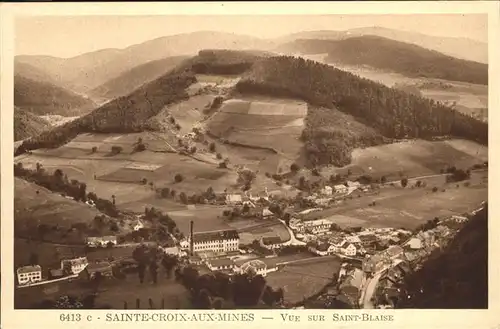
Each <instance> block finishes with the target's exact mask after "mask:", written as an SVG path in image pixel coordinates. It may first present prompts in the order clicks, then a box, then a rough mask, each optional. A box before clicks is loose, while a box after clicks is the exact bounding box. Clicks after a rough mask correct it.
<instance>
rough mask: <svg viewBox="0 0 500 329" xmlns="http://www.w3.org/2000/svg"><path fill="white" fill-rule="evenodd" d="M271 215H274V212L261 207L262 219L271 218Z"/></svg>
mask: <svg viewBox="0 0 500 329" xmlns="http://www.w3.org/2000/svg"><path fill="white" fill-rule="evenodd" d="M273 216H274V214H273V212H272V211H271V210H269V208H264V209H262V218H263V219H268V218H272V217H273Z"/></svg>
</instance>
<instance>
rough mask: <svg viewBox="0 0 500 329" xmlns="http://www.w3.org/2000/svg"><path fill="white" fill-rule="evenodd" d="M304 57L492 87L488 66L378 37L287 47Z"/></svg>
mask: <svg viewBox="0 0 500 329" xmlns="http://www.w3.org/2000/svg"><path fill="white" fill-rule="evenodd" d="M283 49H284V50H288V51H294V52H300V53H302V54H328V56H327V57H326V58H325V60H326V61H327V62H329V63H332V64H335V63H340V64H347V65H369V66H371V67H375V68H378V69H383V70H388V71H392V72H397V73H401V74H403V75H406V76H410V77H426V78H436V79H444V80H453V81H463V82H470V83H475V84H488V65H487V64H483V63H477V62H472V61H467V60H463V59H458V58H455V57H451V56H447V55H444V54H442V53H439V52H437V51H434V50H429V49H426V48H422V47H420V46H417V45H413V44H409V43H404V42H399V41H395V40H391V39H387V38H382V37H378V36H360V37H352V38H347V39H343V40H321V39H303V40H296V41H293V42H291V43H289V44H286V45H284V46H283Z"/></svg>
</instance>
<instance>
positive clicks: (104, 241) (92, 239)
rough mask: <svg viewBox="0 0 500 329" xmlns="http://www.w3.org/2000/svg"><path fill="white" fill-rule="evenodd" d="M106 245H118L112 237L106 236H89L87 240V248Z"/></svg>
mask: <svg viewBox="0 0 500 329" xmlns="http://www.w3.org/2000/svg"><path fill="white" fill-rule="evenodd" d="M108 243H112V244H113V245H116V244H118V239H117V237H116V236H114V235H108V236H89V237H88V238H87V246H89V247H93V248H96V247H104V246H107V245H108Z"/></svg>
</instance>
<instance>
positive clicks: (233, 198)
mask: <svg viewBox="0 0 500 329" xmlns="http://www.w3.org/2000/svg"><path fill="white" fill-rule="evenodd" d="M242 202H243V200H242V198H241V195H240V194H227V195H226V204H227V205H238V204H242Z"/></svg>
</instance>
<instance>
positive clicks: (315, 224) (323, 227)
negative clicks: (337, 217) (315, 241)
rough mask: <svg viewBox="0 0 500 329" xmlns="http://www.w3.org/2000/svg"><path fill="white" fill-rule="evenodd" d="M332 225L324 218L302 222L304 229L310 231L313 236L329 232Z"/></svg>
mask: <svg viewBox="0 0 500 329" xmlns="http://www.w3.org/2000/svg"><path fill="white" fill-rule="evenodd" d="M332 224H333V222H332V221H331V220H329V219H326V218H324V219H315V220H308V221H303V225H304V229H305V230H308V231H311V233H313V234H321V233H326V232H329V231H330V227H331V226H332Z"/></svg>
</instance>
